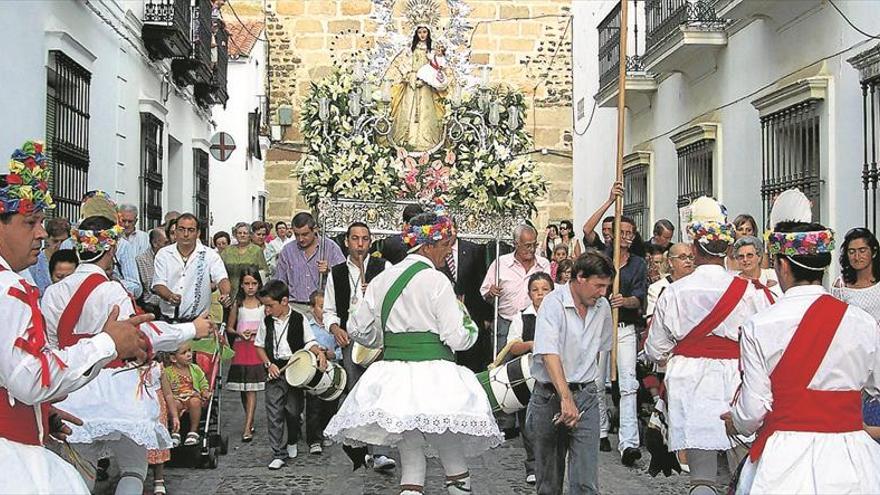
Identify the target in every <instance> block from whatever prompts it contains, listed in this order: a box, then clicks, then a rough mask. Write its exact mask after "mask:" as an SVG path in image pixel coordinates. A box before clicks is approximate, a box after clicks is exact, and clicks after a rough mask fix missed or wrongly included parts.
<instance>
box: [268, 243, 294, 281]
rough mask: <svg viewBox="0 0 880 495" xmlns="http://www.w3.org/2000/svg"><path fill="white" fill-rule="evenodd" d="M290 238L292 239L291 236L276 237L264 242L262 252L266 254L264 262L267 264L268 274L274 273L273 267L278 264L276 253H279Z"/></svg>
mask: <svg viewBox="0 0 880 495" xmlns="http://www.w3.org/2000/svg"><path fill="white" fill-rule="evenodd" d="M291 240H293V237H286V238H283V239H282V238H281V237H276V238H274V239H272V240H271V241H269V242H268V243H267V244H266V249H264V250H263V254H264V255H265V256H266V264H267V265H269V275H274V274H275V267H276V266H278V255H279V254H280V253H281V249H282V248H283V247H284V246H286V245H287V244H288V243H289V242H290V241H291Z"/></svg>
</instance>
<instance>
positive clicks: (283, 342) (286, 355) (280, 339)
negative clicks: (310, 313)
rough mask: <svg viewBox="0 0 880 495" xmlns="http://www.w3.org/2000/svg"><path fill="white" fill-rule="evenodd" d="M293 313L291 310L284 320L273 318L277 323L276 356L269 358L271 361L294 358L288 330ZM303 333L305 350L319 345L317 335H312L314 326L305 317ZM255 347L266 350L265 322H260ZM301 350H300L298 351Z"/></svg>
mask: <svg viewBox="0 0 880 495" xmlns="http://www.w3.org/2000/svg"><path fill="white" fill-rule="evenodd" d="M292 312H293V308H291V309H290V310H289V311H288V312H287V316H285V317H282V318H276V317H274V316H273V317H272V319H273V320H274V321H275V331H274V337H275V341H274V342H273V343H274V344H275V346H274V351H273V352H274V354H275V355H274V356H269V359H290V357H291V356H293V351H294V350H293V349H291V348H290V344H288V343H287V330H288V323H289V322H290V314H291V313H292ZM302 329H303V330H302V332H303V342H305V345H303V349H306V350H308V349H311V348H312V347H314V346H316V345H318V343H317V342H316V341H315V334H314V333H312V326H311V325H309V319H308V318H306V317H305V316H303V317H302ZM254 345H255V346H257V347H262V348H264V349H265V348H266V323H265V320H260V327H259V328H257V335H256V336H254ZM296 350H299V349H296Z"/></svg>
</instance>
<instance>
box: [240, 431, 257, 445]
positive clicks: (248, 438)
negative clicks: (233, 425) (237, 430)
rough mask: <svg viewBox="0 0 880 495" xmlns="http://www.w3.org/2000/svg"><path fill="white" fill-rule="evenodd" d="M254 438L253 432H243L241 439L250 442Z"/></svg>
mask: <svg viewBox="0 0 880 495" xmlns="http://www.w3.org/2000/svg"><path fill="white" fill-rule="evenodd" d="M253 439H254V435H253V434H252V433H242V434H241V441H242V442H244V443H248V442H250V441H251V440H253Z"/></svg>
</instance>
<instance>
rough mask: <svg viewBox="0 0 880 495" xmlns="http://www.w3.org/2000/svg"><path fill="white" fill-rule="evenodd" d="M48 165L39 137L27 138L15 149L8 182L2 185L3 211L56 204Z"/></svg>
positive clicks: (0, 203)
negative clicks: (51, 192) (37, 138)
mask: <svg viewBox="0 0 880 495" xmlns="http://www.w3.org/2000/svg"><path fill="white" fill-rule="evenodd" d="M46 165H47V164H46V157H45V156H44V155H43V143H41V142H39V141H27V142H25V143H24V144H23V145H22V146H21V148H20V149H17V150H15V152H14V153H12V156H11V159H10V161H9V173H8V174H6V176H5V179H6V185H5V186H3V187H2V188H0V213H21V214H23V215H27V214H30V213H34V212H37V211H43V210H51V209H52V208H54V207H55V203H54V202H53V201H52V195H51V194H50V193H49V174H50V172H49V169H48V168H47V166H46Z"/></svg>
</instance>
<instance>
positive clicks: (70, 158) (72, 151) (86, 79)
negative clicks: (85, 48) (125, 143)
mask: <svg viewBox="0 0 880 495" xmlns="http://www.w3.org/2000/svg"><path fill="white" fill-rule="evenodd" d="M47 74H48V75H47V81H46V142H47V144H48V146H47V148H48V159H49V163H50V166H51V170H52V177H51V179H50V181H49V182H50V187H51V190H52V197H53V198H54V199H55V202H56V203H57V207H56V209H55V211H54V215H55V216H58V217H62V218H67V219H68V220H71V221H76V220H78V219H79V207H80V202H81V200H82V197H83V196H84V195H85V193H86V191H87V190H88V182H89V87H90V84H91V79H92V75H91V73H90V72H89V71H87V70H86V69H84V68H83V67H82V66H80V65H79V64H77V63H76V62H74V61H73V60H72V59H71V58H70V57H68V56H67V55H65V54H64V53H62V52H61V51H58V50H52V51H50V52H49V70H48V71H47Z"/></svg>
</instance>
